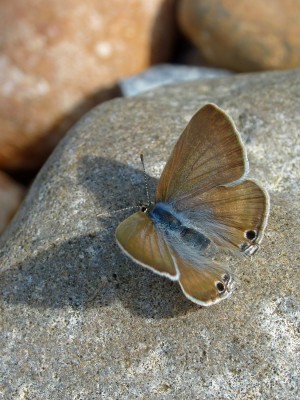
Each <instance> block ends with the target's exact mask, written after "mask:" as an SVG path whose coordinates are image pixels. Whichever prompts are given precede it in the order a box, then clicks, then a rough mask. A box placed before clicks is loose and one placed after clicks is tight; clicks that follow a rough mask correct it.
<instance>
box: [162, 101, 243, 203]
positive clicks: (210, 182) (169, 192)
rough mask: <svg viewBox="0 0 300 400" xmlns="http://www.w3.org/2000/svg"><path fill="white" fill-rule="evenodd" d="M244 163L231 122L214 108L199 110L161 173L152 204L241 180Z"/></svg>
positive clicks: (239, 141) (212, 106)
mask: <svg viewBox="0 0 300 400" xmlns="http://www.w3.org/2000/svg"><path fill="white" fill-rule="evenodd" d="M247 171H248V161H247V157H246V153H245V150H244V147H243V145H242V142H241V139H240V135H239V133H238V131H237V130H236V128H235V126H234V123H233V121H232V120H231V119H230V118H229V117H228V116H227V115H226V114H225V113H224V111H222V110H221V109H220V108H219V107H217V106H216V105H214V104H207V105H205V106H204V107H202V108H201V109H200V110H199V111H198V112H197V113H196V114H195V115H194V116H193V117H192V119H191V120H190V122H189V123H188V125H187V127H186V128H185V130H184V131H183V133H182V135H181V136H180V138H179V139H178V141H177V143H176V145H175V147H174V149H173V151H172V153H171V156H170V158H169V160H168V162H167V164H166V166H165V168H164V170H163V172H162V175H161V178H160V180H159V183H158V187H157V191H156V202H159V201H168V202H171V201H172V200H173V199H177V198H179V197H181V198H183V197H185V195H190V196H191V195H195V194H198V195H199V194H201V193H204V192H207V191H208V190H210V189H212V188H213V187H216V186H219V185H226V184H230V183H232V182H236V181H239V180H242V179H243V177H244V176H245V175H246V173H247Z"/></svg>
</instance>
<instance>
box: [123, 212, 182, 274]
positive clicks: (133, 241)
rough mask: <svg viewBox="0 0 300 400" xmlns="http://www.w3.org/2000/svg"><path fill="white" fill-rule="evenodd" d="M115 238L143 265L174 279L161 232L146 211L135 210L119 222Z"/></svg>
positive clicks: (171, 263) (171, 264)
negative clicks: (135, 211)
mask: <svg viewBox="0 0 300 400" xmlns="http://www.w3.org/2000/svg"><path fill="white" fill-rule="evenodd" d="M116 239H117V243H118V244H119V246H120V247H121V248H122V250H123V251H124V252H125V253H126V254H127V255H129V257H131V258H133V260H134V261H136V262H138V263H139V264H141V265H142V266H143V267H146V268H149V269H151V270H153V271H154V272H156V273H158V274H160V275H164V276H167V277H168V278H170V279H172V280H175V279H177V277H178V273H177V270H176V267H175V265H174V262H173V259H172V256H171V254H170V250H169V247H168V245H167V244H166V242H165V240H164V238H163V236H162V234H161V232H160V231H159V230H157V229H156V228H155V226H154V223H153V221H152V220H151V219H150V218H149V216H148V215H147V214H146V213H143V212H137V213H135V214H133V215H131V216H130V217H128V218H127V219H125V221H123V222H121V223H120V225H119V226H118V228H117V230H116Z"/></svg>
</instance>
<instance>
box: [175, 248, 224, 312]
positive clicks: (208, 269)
mask: <svg viewBox="0 0 300 400" xmlns="http://www.w3.org/2000/svg"><path fill="white" fill-rule="evenodd" d="M173 255H174V259H175V262H176V266H177V268H178V271H179V284H180V286H181V289H182V291H183V293H184V294H185V296H186V297H187V298H188V299H189V300H191V301H193V302H194V303H196V304H199V305H201V306H210V305H212V304H216V303H218V302H219V301H221V300H224V299H226V297H228V296H229V295H230V293H231V289H232V277H231V275H230V273H229V272H228V271H226V269H224V268H223V267H221V266H220V265H218V264H216V263H214V262H213V261H211V260H209V259H207V258H205V257H202V256H200V257H199V259H198V260H197V261H195V260H194V261H191V260H183V259H182V258H181V257H180V255H179V254H178V253H176V252H174V253H173Z"/></svg>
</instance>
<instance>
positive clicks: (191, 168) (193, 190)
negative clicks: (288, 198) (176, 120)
mask: <svg viewBox="0 0 300 400" xmlns="http://www.w3.org/2000/svg"><path fill="white" fill-rule="evenodd" d="M248 171H249V164H248V159H247V155H246V150H245V148H244V146H243V143H242V141H241V137H240V134H239V133H238V131H237V129H236V127H235V125H234V123H233V121H232V120H231V118H230V117H229V116H228V115H227V114H226V113H225V112H224V111H223V110H222V109H220V108H219V107H218V106H216V105H215V104H206V105H205V106H204V107H202V108H201V109H200V110H199V111H197V112H196V114H195V115H194V116H193V117H192V119H191V120H190V122H189V123H188V125H187V127H186V128H185V129H184V131H183V133H182V134H181V136H180V138H179V139H178V141H177V143H176V145H175V147H174V149H173V151H172V153H171V156H170V158H169V160H168V161H167V163H166V165H165V167H164V169H163V172H162V175H161V177H160V179H159V182H158V186H157V190H156V194H155V201H154V202H150V201H149V202H147V203H144V204H140V205H139V208H138V211H137V212H136V213H134V214H133V215H131V216H129V217H128V218H127V219H125V220H124V221H123V222H121V223H120V224H119V226H118V227H117V229H116V233H115V235H116V241H117V243H118V245H119V246H120V248H121V249H122V250H123V252H124V253H125V254H127V255H128V256H129V257H130V258H131V259H133V260H134V261H135V262H137V263H138V264H140V265H142V266H143V267H146V268H148V269H150V270H152V271H153V272H155V273H157V274H159V275H162V276H165V277H168V278H169V279H171V280H173V281H178V282H179V284H180V286H181V289H182V291H183V293H184V294H185V296H186V297H187V298H188V299H190V300H191V301H193V302H195V303H197V304H199V305H201V306H210V305H212V304H215V303H218V302H219V301H221V300H223V299H225V298H226V297H228V295H229V294H230V293H231V292H232V289H233V287H234V279H233V275H232V273H231V272H230V271H229V270H227V268H226V267H223V266H222V265H220V264H219V263H217V262H216V261H214V257H213V254H214V251H215V250H225V251H229V252H233V253H239V254H242V255H248V256H252V255H253V254H254V253H255V252H256V251H257V249H258V247H259V244H260V242H261V240H262V238H263V234H264V230H265V227H266V224H267V219H268V213H269V196H268V193H267V191H266V190H265V189H264V188H262V187H261V186H260V185H259V184H258V183H256V182H255V181H253V180H250V179H246V175H247V173H248Z"/></svg>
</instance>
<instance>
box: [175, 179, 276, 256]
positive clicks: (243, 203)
mask: <svg viewBox="0 0 300 400" xmlns="http://www.w3.org/2000/svg"><path fill="white" fill-rule="evenodd" d="M175 207H176V208H177V209H178V210H180V211H183V212H184V213H185V214H186V215H187V218H189V219H191V220H192V221H193V223H194V224H195V225H197V226H198V227H199V229H201V231H203V233H204V234H205V235H206V236H207V237H208V238H209V239H210V240H212V241H213V242H214V243H215V244H216V245H217V246H219V247H223V248H225V249H231V250H237V249H238V250H240V251H242V252H245V253H246V254H247V253H248V254H250V255H251V254H253V253H254V252H255V251H256V249H257V245H258V244H259V243H260V241H261V239H262V237H263V232H264V229H265V226H266V223H267V218H268V210H269V197H268V194H267V193H266V191H265V190H264V189H262V188H261V187H260V186H259V185H258V184H257V183H256V182H254V181H251V180H246V181H244V182H243V183H241V184H239V185H237V186H229V187H227V186H218V187H216V188H213V189H211V190H209V191H208V192H205V193H202V194H201V195H200V196H195V197H189V198H186V199H185V200H184V201H181V200H178V202H175ZM202 210H209V213H208V215H210V218H209V219H207V220H200V219H197V215H200V212H201V211H202ZM202 214H203V212H202Z"/></svg>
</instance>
